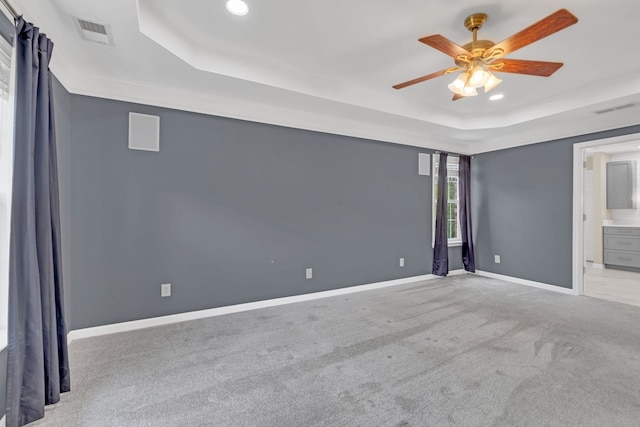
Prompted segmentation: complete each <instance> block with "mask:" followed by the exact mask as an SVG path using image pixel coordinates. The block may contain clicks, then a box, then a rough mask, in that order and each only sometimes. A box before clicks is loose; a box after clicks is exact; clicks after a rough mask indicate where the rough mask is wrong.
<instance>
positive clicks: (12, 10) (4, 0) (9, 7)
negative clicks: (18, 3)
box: [0, 0, 20, 19]
mask: <svg viewBox="0 0 640 427" xmlns="http://www.w3.org/2000/svg"><path fill="white" fill-rule="evenodd" d="M0 2H2V4H3V5H4V7H6V8H7V10H8V11H9V13H10V14H11V15H13V17H14V18H16V19H17V18H18V17H19V16H20V14H19V13H18V12H17V11H16V9H15V8H14V7H13V6H12V5H11V3H9V0H0Z"/></svg>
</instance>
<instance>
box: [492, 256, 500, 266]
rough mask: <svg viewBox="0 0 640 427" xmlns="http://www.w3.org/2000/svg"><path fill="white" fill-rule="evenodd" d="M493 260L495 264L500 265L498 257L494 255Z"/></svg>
mask: <svg viewBox="0 0 640 427" xmlns="http://www.w3.org/2000/svg"><path fill="white" fill-rule="evenodd" d="M493 258H494V261H495V262H496V264H500V255H494V256H493Z"/></svg>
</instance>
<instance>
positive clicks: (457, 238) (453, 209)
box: [432, 155, 462, 246]
mask: <svg viewBox="0 0 640 427" xmlns="http://www.w3.org/2000/svg"><path fill="white" fill-rule="evenodd" d="M439 160H440V159H439V156H436V155H434V156H433V215H432V218H433V224H432V226H433V233H432V236H435V229H436V208H437V203H438V170H439V166H440V165H439V164H438V163H439ZM458 190H459V186H458V157H453V156H449V157H448V158H447V238H448V243H449V246H452V245H453V246H455V245H461V244H462V237H461V235H460V220H459V218H458V205H459V197H458ZM434 238H435V237H434ZM432 243H433V242H432Z"/></svg>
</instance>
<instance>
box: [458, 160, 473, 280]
mask: <svg viewBox="0 0 640 427" xmlns="http://www.w3.org/2000/svg"><path fill="white" fill-rule="evenodd" d="M458 174H459V178H458V180H459V181H458V183H459V184H458V185H459V186H460V192H459V197H460V209H459V210H460V212H459V214H460V233H461V234H462V264H463V265H464V269H465V270H466V271H469V272H471V273H475V272H476V257H475V253H474V251H473V228H472V227H471V157H470V156H460V162H459V164H458Z"/></svg>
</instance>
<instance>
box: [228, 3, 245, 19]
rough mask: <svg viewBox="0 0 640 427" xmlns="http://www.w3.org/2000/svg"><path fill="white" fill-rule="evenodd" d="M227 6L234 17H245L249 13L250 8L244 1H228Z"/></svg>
mask: <svg viewBox="0 0 640 427" xmlns="http://www.w3.org/2000/svg"><path fill="white" fill-rule="evenodd" d="M226 6H227V10H228V11H229V13H231V14H233V15H238V16H243V15H246V14H247V13H249V6H247V4H246V3H245V2H243V1H242V0H228V1H227V4H226Z"/></svg>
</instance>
